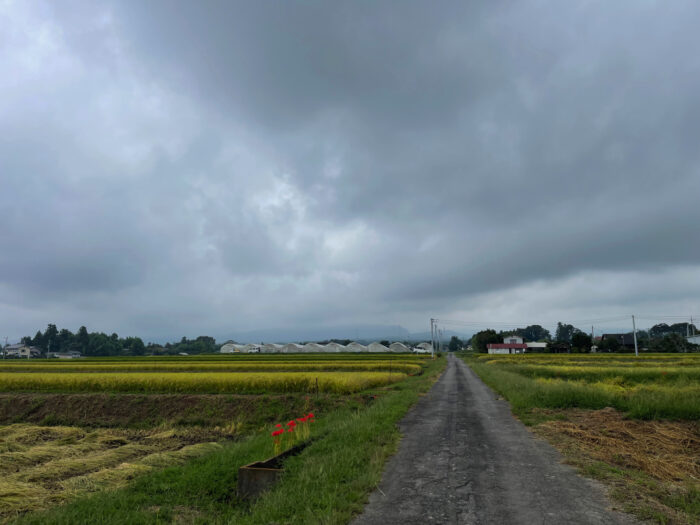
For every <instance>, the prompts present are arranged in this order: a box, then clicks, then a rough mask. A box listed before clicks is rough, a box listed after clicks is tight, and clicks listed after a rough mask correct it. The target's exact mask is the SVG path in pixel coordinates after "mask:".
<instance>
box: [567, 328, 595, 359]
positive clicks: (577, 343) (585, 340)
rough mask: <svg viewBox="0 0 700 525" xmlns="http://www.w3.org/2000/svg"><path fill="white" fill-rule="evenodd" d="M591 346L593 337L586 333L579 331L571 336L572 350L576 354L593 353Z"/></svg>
mask: <svg viewBox="0 0 700 525" xmlns="http://www.w3.org/2000/svg"><path fill="white" fill-rule="evenodd" d="M591 344H592V340H591V336H590V335H588V334H586V333H584V332H581V331H578V332H575V333H574V334H573V335H572V336H571V348H572V350H573V351H574V352H577V353H583V354H585V353H588V352H590V351H591Z"/></svg>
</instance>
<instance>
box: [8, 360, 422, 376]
mask: <svg viewBox="0 0 700 525" xmlns="http://www.w3.org/2000/svg"><path fill="white" fill-rule="evenodd" d="M0 370H2V371H3V372H14V371H17V372H161V371H162V372H253V371H265V372H267V371H280V372H305V371H316V370H318V371H326V372H331V371H344V372H345V371H347V372H352V371H357V372H381V371H394V372H405V373H407V374H418V373H420V371H421V370H422V367H421V366H420V365H419V364H415V363H408V362H404V361H398V360H397V361H369V362H333V361H331V362H321V363H317V362H313V363H304V362H293V363H289V362H243V363H231V362H229V363H216V362H175V363H173V362H164V363H163V362H159V363H148V362H143V361H141V362H137V363H120V362H106V363H95V362H87V363H81V362H74V363H65V362H57V363H44V362H34V363H26V362H13V363H10V364H3V365H0Z"/></svg>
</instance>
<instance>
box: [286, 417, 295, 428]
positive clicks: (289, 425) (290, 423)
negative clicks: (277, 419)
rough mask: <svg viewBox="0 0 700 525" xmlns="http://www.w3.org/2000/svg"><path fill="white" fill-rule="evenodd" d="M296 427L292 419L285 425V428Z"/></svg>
mask: <svg viewBox="0 0 700 525" xmlns="http://www.w3.org/2000/svg"><path fill="white" fill-rule="evenodd" d="M296 425H297V424H296V423H295V422H294V420H293V419H292V420H291V421H290V422H289V423H287V426H288V427H295V426H296Z"/></svg>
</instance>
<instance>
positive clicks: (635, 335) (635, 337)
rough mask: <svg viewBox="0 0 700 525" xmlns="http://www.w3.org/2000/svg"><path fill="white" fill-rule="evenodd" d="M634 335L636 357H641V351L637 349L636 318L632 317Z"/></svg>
mask: <svg viewBox="0 0 700 525" xmlns="http://www.w3.org/2000/svg"><path fill="white" fill-rule="evenodd" d="M632 333H633V334H634V355H635V356H637V357H639V349H638V348H637V325H636V324H635V323H634V316H632Z"/></svg>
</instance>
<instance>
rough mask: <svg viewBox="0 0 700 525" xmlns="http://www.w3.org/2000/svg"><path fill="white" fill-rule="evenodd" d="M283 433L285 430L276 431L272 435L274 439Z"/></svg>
mask: <svg viewBox="0 0 700 525" xmlns="http://www.w3.org/2000/svg"><path fill="white" fill-rule="evenodd" d="M283 432H284V429H279V430H275V431H274V432H273V433H272V436H273V437H274V436H279V435H280V434H282V433H283Z"/></svg>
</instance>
